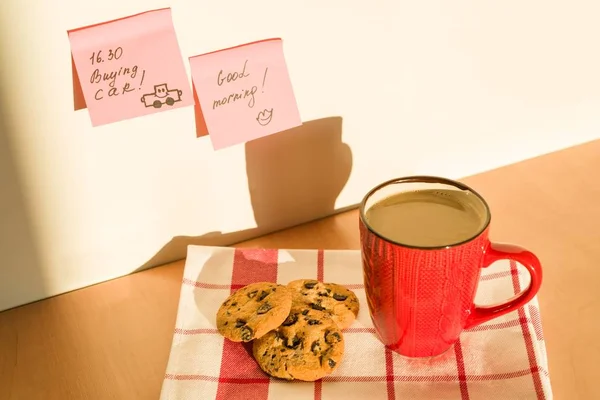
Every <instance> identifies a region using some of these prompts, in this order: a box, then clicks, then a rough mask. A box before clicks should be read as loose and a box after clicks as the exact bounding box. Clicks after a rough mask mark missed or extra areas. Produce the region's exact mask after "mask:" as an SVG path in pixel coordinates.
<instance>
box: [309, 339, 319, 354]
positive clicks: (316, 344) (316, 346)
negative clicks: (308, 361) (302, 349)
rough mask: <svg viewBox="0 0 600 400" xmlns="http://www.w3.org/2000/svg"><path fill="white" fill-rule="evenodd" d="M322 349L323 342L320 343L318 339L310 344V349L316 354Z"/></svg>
mask: <svg viewBox="0 0 600 400" xmlns="http://www.w3.org/2000/svg"><path fill="white" fill-rule="evenodd" d="M320 350H321V344H320V343H319V341H318V340H315V341H314V342H312V344H311V345H310V351H312V353H313V354H314V355H315V356H316V355H317V353H318V352H319V351H320Z"/></svg>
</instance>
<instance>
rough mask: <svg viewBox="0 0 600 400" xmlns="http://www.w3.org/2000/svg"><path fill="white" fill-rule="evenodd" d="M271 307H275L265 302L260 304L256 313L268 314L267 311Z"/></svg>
mask: <svg viewBox="0 0 600 400" xmlns="http://www.w3.org/2000/svg"><path fill="white" fill-rule="evenodd" d="M271 308H273V307H271V305H270V304H269V303H263V304H261V305H260V307H258V310H256V313H257V314H258V315H260V314H266V313H267V311H269V310H270V309H271Z"/></svg>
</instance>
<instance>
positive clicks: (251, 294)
mask: <svg viewBox="0 0 600 400" xmlns="http://www.w3.org/2000/svg"><path fill="white" fill-rule="evenodd" d="M257 292H258V290H253V291H251V292H249V293H248V297H250V298H251V299H252V298H253V297H254V296H256V293H257Z"/></svg>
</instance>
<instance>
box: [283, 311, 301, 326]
mask: <svg viewBox="0 0 600 400" xmlns="http://www.w3.org/2000/svg"><path fill="white" fill-rule="evenodd" d="M296 322H298V314H295V313H294V314H290V315H288V317H287V318H286V320H285V321H283V324H281V325H283V326H292V325H294V324H295V323H296Z"/></svg>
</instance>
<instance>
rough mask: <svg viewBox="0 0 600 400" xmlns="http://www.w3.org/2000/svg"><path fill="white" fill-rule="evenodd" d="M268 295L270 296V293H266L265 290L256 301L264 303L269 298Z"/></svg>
mask: <svg viewBox="0 0 600 400" xmlns="http://www.w3.org/2000/svg"><path fill="white" fill-rule="evenodd" d="M268 295H269V292H266V291H264V290H263V291H262V292H260V294H259V295H258V298H257V299H256V301H263V300H264V299H265V297H267V296H268Z"/></svg>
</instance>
